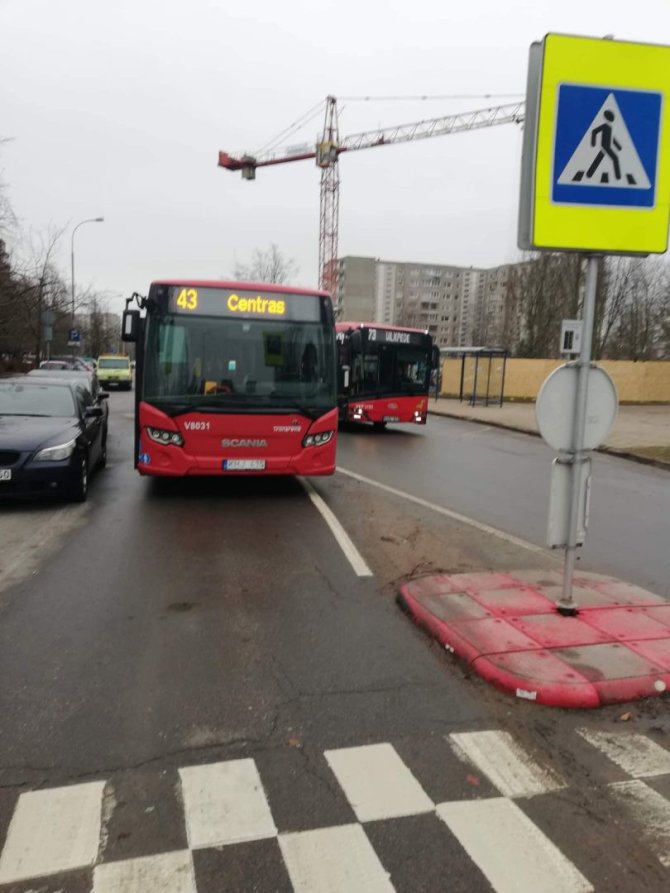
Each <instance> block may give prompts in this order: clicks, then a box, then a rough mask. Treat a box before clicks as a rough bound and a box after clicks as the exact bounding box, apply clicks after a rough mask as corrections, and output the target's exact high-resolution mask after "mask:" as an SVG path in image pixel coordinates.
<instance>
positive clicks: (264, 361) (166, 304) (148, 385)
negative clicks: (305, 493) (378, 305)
mask: <svg viewBox="0 0 670 893" xmlns="http://www.w3.org/2000/svg"><path fill="white" fill-rule="evenodd" d="M133 298H135V299H136V300H137V302H138V306H139V307H140V310H135V309H132V310H131V309H129V307H128V305H129V304H130V303H131V301H132V300H133ZM133 298H130V299H129V300H128V301H127V302H126V304H127V306H126V310H125V312H124V317H123V331H122V337H123V340H124V341H134V342H136V344H137V355H136V368H135V376H136V382H135V409H136V412H135V467H136V468H137V470H138V471H139V473H140V474H144V475H163V476H172V477H177V476H184V475H237V474H245V475H259V474H261V475H262V474H299V475H326V474H333V472H334V471H335V443H336V433H337V395H336V374H337V373H336V358H335V353H336V347H335V326H334V321H333V307H332V301H331V299H330V296H329V295H328V294H327V293H326V292H320V291H306V290H304V289H298V288H291V287H287V286H284V285H257V284H254V283H240V282H200V281H193V280H164V281H159V282H153V283H152V284H151V287H150V288H149V294H148V296H147V297H140V296H139V295H133ZM141 310H143V311H145V313H144V315H142V314H141V312H140V311H141Z"/></svg>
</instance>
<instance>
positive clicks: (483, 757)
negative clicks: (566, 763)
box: [449, 731, 565, 797]
mask: <svg viewBox="0 0 670 893" xmlns="http://www.w3.org/2000/svg"><path fill="white" fill-rule="evenodd" d="M449 740H450V742H451V745H452V748H453V750H454V752H455V753H456V755H457V756H460V758H461V759H465V760H466V761H468V762H470V763H473V764H474V765H475V766H476V767H477V768H478V769H479V771H480V772H483V773H484V775H486V776H487V777H488V779H489V780H490V781H491V783H492V784H493V785H495V787H496V788H498V790H499V791H500V793H501V794H503V795H504V796H505V797H535V796H536V795H537V794H547V793H549V792H550V791H557V790H559V789H560V788H563V787H565V783H564V782H563V781H562V779H560V778H558V776H557V775H555V774H554V773H551V772H549V771H548V770H547V769H544V768H543V767H542V766H540V765H538V763H536V762H535V760H534V759H533V758H532V757H531V755H530V754H529V753H527V752H526V751H525V750H524V749H523V748H522V747H521V746H520V745H519V744H517V742H516V741H515V740H514V738H512V736H511V735H510V734H508V733H507V732H498V731H492V732H460V733H456V732H455V733H452V734H451V735H449Z"/></svg>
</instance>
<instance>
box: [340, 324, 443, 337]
mask: <svg viewBox="0 0 670 893" xmlns="http://www.w3.org/2000/svg"><path fill="white" fill-rule="evenodd" d="M335 329H336V331H338V332H346V331H348V330H349V329H385V330H386V331H388V332H412V333H414V334H417V335H428V334H429V333H428V329H413V328H412V327H411V326H391V325H388V324H387V323H383V322H344V321H341V322H338V323H335Z"/></svg>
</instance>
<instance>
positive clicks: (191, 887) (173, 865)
mask: <svg viewBox="0 0 670 893" xmlns="http://www.w3.org/2000/svg"><path fill="white" fill-rule="evenodd" d="M149 890H156V891H160V893H197V887H196V884H195V873H194V871H193V857H192V856H191V853H190V851H189V850H177V851H175V852H171V853H161V854H160V855H158V856H143V857H141V858H139V859H124V860H122V861H120V862H106V863H104V864H103V865H98V866H97V867H96V869H95V871H94V872H93V891H92V893H147V891H149Z"/></svg>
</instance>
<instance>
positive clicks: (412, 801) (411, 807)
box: [324, 744, 435, 822]
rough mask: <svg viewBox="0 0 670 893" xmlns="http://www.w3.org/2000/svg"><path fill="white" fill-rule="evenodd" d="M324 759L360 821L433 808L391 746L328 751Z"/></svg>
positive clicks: (403, 814) (388, 817) (364, 746)
mask: <svg viewBox="0 0 670 893" xmlns="http://www.w3.org/2000/svg"><path fill="white" fill-rule="evenodd" d="M324 756H325V757H326V759H327V760H328V764H329V765H330V768H331V769H332V770H333V772H334V773H335V776H336V777H337V780H338V782H339V783H340V787H341V788H342V790H343V791H344V793H345V796H346V798H347V800H348V801H349V803H350V805H351V807H352V809H353V810H354V812H355V813H356V818H357V819H358V820H359V821H360V822H371V821H374V820H376V819H391V818H397V817H398V816H407V815H418V814H419V813H423V812H432V811H433V810H434V809H435V804H434V803H433V801H432V800H431V799H430V797H428V795H427V794H426V792H425V791H424V790H423V788H422V787H421V785H420V784H419V782H418V781H417V780H416V778H415V777H414V776H413V775H412V773H411V772H410V771H409V769H408V768H407V766H406V765H405V764H404V763H403V761H402V760H401V759H400V757H399V756H398V754H397V753H396V751H395V749H394V747H393V746H392V745H391V744H368V745H363V746H362V747H345V748H342V749H340V750H327V751H325V753H324Z"/></svg>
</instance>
